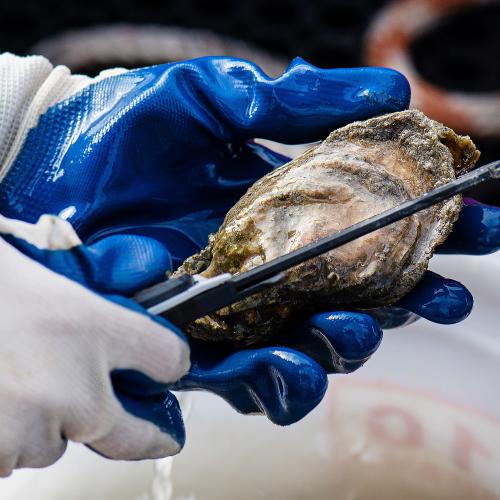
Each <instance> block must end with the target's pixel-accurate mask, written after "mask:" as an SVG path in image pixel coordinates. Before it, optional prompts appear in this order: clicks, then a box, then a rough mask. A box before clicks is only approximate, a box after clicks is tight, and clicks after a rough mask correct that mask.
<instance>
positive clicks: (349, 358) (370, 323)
mask: <svg viewBox="0 0 500 500" xmlns="http://www.w3.org/2000/svg"><path fill="white" fill-rule="evenodd" d="M382 336H383V333H382V329H381V328H380V326H379V324H378V323H377V321H376V320H375V319H374V318H373V317H372V316H370V315H368V314H364V313H359V312H346V311H336V312H324V313H318V314H315V315H314V316H312V317H311V318H309V319H308V320H307V321H306V322H305V323H304V324H303V325H301V326H300V327H299V328H297V329H295V331H293V332H287V333H285V334H284V335H283V336H282V337H280V338H278V339H276V340H278V341H282V342H283V345H286V346H287V347H292V348H293V349H296V350H298V351H301V352H303V353H305V354H307V355H308V356H310V357H311V358H312V359H314V360H315V361H316V362H317V363H319V364H320V365H321V366H322V367H323V369H324V370H325V371H326V372H327V373H350V372H352V371H354V370H357V369H358V368H359V367H361V366H362V365H363V364H364V363H365V362H366V361H367V360H368V359H369V358H370V357H371V355H372V354H373V353H374V352H375V351H376V350H377V348H378V347H379V345H380V343H381V342H382Z"/></svg>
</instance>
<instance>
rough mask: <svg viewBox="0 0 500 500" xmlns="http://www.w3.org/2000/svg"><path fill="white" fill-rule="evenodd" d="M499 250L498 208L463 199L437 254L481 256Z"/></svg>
mask: <svg viewBox="0 0 500 500" xmlns="http://www.w3.org/2000/svg"><path fill="white" fill-rule="evenodd" d="M499 249H500V208H499V207H493V206H489V205H483V204H481V203H479V202H478V201H476V200H473V199H471V198H464V206H463V208H462V210H461V212H460V216H459V218H458V220H457V222H455V225H454V226H453V231H452V233H451V234H450V236H448V238H447V239H446V241H445V242H444V243H443V244H442V245H441V246H440V247H439V248H437V252H439V253H449V254H450V253H451V254H453V253H460V254H472V255H483V254H488V253H493V252H496V251H497V250H499Z"/></svg>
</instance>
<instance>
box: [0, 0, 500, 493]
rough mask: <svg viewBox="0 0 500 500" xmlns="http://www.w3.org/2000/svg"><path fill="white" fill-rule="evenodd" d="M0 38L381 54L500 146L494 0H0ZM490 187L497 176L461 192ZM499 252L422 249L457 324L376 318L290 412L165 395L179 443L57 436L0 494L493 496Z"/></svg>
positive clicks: (173, 49) (85, 53) (489, 149)
mask: <svg viewBox="0 0 500 500" xmlns="http://www.w3.org/2000/svg"><path fill="white" fill-rule="evenodd" d="M0 51H11V52H14V53H16V54H42V55H45V56H46V57H48V58H49V59H50V60H51V61H52V62H53V63H55V64H65V65H67V66H69V67H70V68H71V69H72V70H73V71H74V72H80V73H85V74H89V75H96V74H97V73H99V72H100V71H101V70H103V69H107V68H110V67H115V66H121V67H128V68H133V67H139V66H145V65H151V64H158V63H162V62H166V61H174V60H179V59H185V58H192V57H199V56H203V55H232V56H238V57H243V58H247V59H251V60H253V61H255V62H256V63H257V64H259V65H260V66H261V67H262V68H263V69H264V70H265V71H266V72H267V73H268V74H269V75H270V76H277V75H279V74H280V72H282V71H283V70H284V69H285V68H286V67H287V65H288V64H289V62H290V60H291V59H292V58H293V57H295V56H301V57H303V58H305V59H307V60H308V61H309V62H311V63H313V64H315V65H317V66H320V67H348V66H360V65H380V66H389V67H393V68H395V69H398V70H399V71H401V72H403V73H404V74H405V75H406V76H407V78H408V79H409V80H410V83H411V86H412V93H413V97H412V106H413V107H417V108H419V109H421V110H422V111H424V112H425V113H426V114H427V115H429V116H430V117H432V118H435V119H437V120H439V121H442V122H444V123H445V124H447V125H449V126H451V127H452V128H454V129H455V130H457V131H459V132H462V133H466V134H469V135H471V137H472V138H473V139H474V141H475V142H476V144H477V145H478V147H479V149H480V150H481V151H482V157H481V159H480V164H484V163H487V162H489V161H493V160H496V159H500V63H499V54H500V2H499V1H494V0H400V1H384V0H321V1H319V0H251V1H250V0H247V1H243V2H238V1H236V0H218V1H217V0H213V1H210V2H208V1H206V0H182V1H179V0H177V1H173V0H163V1H162V2H158V1H154V0H141V1H139V0H134V1H132V0H99V1H98V0H87V1H85V2H73V1H71V0H66V1H64V2H59V1H56V0H24V1H22V2H6V1H3V2H2V3H1V4H0ZM471 195H473V196H474V197H476V198H478V199H480V200H481V201H483V202H486V203H491V204H496V205H500V183H499V182H497V183H490V184H489V185H488V186H485V187H483V188H481V190H480V191H475V192H473V193H471ZM499 257H500V253H497V254H496V255H491V256H488V257H481V258H474V257H470V256H446V257H443V256H437V257H435V258H433V259H432V262H431V269H432V270H434V271H436V272H438V273H441V274H443V275H449V276H452V277H453V278H454V279H458V280H460V281H463V282H464V283H465V284H467V286H468V288H469V289H470V290H471V292H472V293H473V295H474V297H475V301H476V302H475V307H474V311H473V312H472V314H471V315H470V317H469V318H468V319H467V320H466V321H464V322H463V323H460V324H459V325H450V326H446V325H435V324H431V323H429V322H426V321H423V320H422V321H419V322H417V323H414V324H413V325H411V326H409V327H407V328H405V330H404V331H403V332H399V331H397V332H392V331H391V332H387V334H386V335H385V339H384V343H383V345H382V347H381V349H380V350H379V352H377V356H374V359H373V360H370V362H369V363H367V365H366V366H365V367H363V369H362V370H359V371H358V372H356V373H355V374H352V375H349V377H347V378H346V377H344V376H338V377H335V378H331V379H330V385H331V387H330V388H329V390H328V393H327V396H326V398H325V400H324V401H323V402H322V403H321V404H320V405H319V407H318V408H317V409H315V410H314V411H313V412H312V413H311V414H310V415H309V416H308V417H307V418H305V419H304V420H303V421H302V422H300V423H299V424H297V425H295V426H292V427H288V428H278V427H276V426H273V425H272V424H270V423H269V422H267V421H266V420H265V419H264V418H261V417H242V416H241V415H238V414H236V413H235V412H234V411H232V410H231V409H230V408H229V407H228V405H226V404H225V403H224V402H223V401H222V400H220V399H218V398H216V397H214V396H212V395H210V394H195V395H193V396H191V395H190V396H189V397H187V398H186V397H184V395H183V397H182V401H181V402H182V405H183V407H184V413H185V415H186V427H187V435H188V440H187V444H186V448H185V450H184V451H183V452H182V454H181V455H180V456H179V457H177V458H174V459H173V460H171V459H166V460H162V461H157V462H155V463H153V462H148V461H144V462H139V463H124V462H111V461H106V460H104V459H102V458H101V457H98V456H97V455H95V454H93V453H91V452H90V451H88V450H87V449H86V448H83V447H81V446H78V445H70V447H69V450H68V452H67V454H66V455H65V456H64V457H63V459H62V460H60V461H59V462H58V463H56V464H55V465H54V466H52V467H50V468H49V469H47V470H43V471H39V470H22V471H16V472H15V473H14V474H13V476H12V477H11V478H9V479H8V480H2V481H0V498H1V499H2V500H18V499H25V498H30V499H31V500H66V499H67V498H71V499H72V500H95V499H96V498H99V499H104V500H170V499H175V500H207V499H217V500H234V499H236V498H238V499H248V500H253V499H270V498H275V499H286V500H294V499H297V500H298V499H310V498H314V499H319V500H323V499H324V500H329V499H334V500H358V499H359V500H379V499H380V500H382V499H383V500H392V499H394V500H400V499H401V498H405V499H407V500H412V499H415V500H423V499H436V500H445V499H449V500H459V499H464V500H476V499H478V500H483V499H484V500H494V499H497V500H498V499H500V476H499V475H498V471H499V470H500V398H499V397H498V380H500V371H499V370H500V369H499V367H500V343H499V341H498V276H499V275H500V259H499Z"/></svg>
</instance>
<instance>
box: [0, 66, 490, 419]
mask: <svg viewBox="0 0 500 500" xmlns="http://www.w3.org/2000/svg"><path fill="white" fill-rule="evenodd" d="M409 100H410V89H409V86H408V83H407V81H406V79H405V78H404V77H403V76H402V75H401V74H399V73H397V72H395V71H393V70H390V69H384V68H352V69H326V70H325V69H319V68H316V67H314V66H312V65H310V64H308V63H306V62H305V61H303V60H301V59H295V60H294V61H293V62H292V64H291V65H290V67H289V68H288V69H287V70H286V71H285V72H284V73H283V75H281V76H280V77H278V78H276V79H270V78H269V77H267V76H266V75H265V74H264V73H263V72H262V71H261V70H260V69H259V68H257V67H256V66H255V65H254V64H252V63H250V62H247V61H243V60H237V59H232V58H225V57H208V58H202V59H197V60H192V61H186V62H180V63H173V64H166V65H161V66H156V67H149V68H143V69H138V70H133V71H130V72H127V73H125V74H121V75H118V76H112V77H109V78H107V79H104V80H101V81H99V82H97V83H95V84H93V85H91V86H89V87H87V88H85V89H84V90H82V91H81V92H79V93H78V94H75V95H74V96H72V97H71V98H69V99H67V100H65V101H63V102H61V103H58V104H57V105H55V106H53V107H51V108H50V109H49V110H48V111H47V112H46V113H45V114H44V115H43V116H41V117H40V119H39V121H38V124H37V125H36V127H34V128H33V129H32V130H30V132H29V134H28V137H27V139H26V141H25V144H24V146H23V148H22V150H21V151H20V154H19V155H18V157H17V158H16V160H15V162H14V164H13V165H12V168H11V169H10V171H9V172H8V174H7V176H6V178H5V179H4V180H3V182H2V183H1V184H0V213H2V214H3V215H5V216H8V217H12V218H17V219H22V220H25V221H28V222H34V221H36V220H37V219H38V217H39V216H40V215H41V214H44V213H52V214H62V215H64V217H65V218H67V220H68V221H69V222H71V224H72V225H73V227H74V228H75V229H76V231H77V233H78V234H79V236H80V238H81V239H82V241H83V244H82V245H80V246H78V247H75V248H73V249H70V250H64V251H62V250H58V251H51V250H39V249H37V248H35V247H33V246H32V245H29V244H28V243H26V242H23V241H22V240H18V239H15V238H11V240H10V241H11V243H12V244H14V245H16V246H17V247H18V248H20V249H21V250H22V251H24V252H25V253H26V254H27V255H29V256H31V257H33V258H35V259H36V260H38V261H39V262H41V263H43V264H45V265H46V266H48V267H49V268H51V269H53V270H54V271H56V272H59V273H62V274H65V275H66V276H68V277H69V278H71V279H73V280H75V281H78V282H79V283H82V284H84V285H85V286H88V287H90V288H91V289H93V290H95V291H97V292H99V293H102V294H121V295H128V294H132V293H134V292H135V291H137V290H139V289H142V288H144V287H146V286H148V285H151V284H154V283H156V282H158V281H161V280H162V279H164V276H165V272H166V271H168V270H172V269H175V268H176V267H177V266H178V265H179V264H180V263H181V262H183V261H184V260H185V258H186V257H188V256H190V255H192V254H194V253H196V252H198V251H199V250H200V249H201V248H203V247H204V246H205V245H206V243H207V238H208V235H209V234H210V233H212V232H214V231H216V230H217V228H218V227H219V225H220V224H221V222H222V220H223V217H224V215H225V214H226V212H227V210H228V209H229V208H230V207H231V206H232V205H234V203H235V202H236V201H237V200H238V199H239V198H240V196H241V195H242V194H243V193H244V192H245V191H246V190H247V188H248V187H249V186H250V185H251V184H253V183H254V182H255V180H256V179H258V178H260V177H261V176H262V175H264V174H266V173H267V172H269V171H270V170H272V169H274V168H276V167H278V166H280V165H282V164H283V163H284V162H285V161H286V160H287V159H286V158H284V157H283V156H281V155H279V154H277V153H274V152H272V151H270V150H268V149H266V148H265V147H263V146H261V145H258V144H256V143H254V142H253V141H252V139H254V138H266V139H272V140H275V141H279V142H283V143H305V142H311V141H315V140H320V139H322V138H324V137H325V136H326V135H327V134H328V133H329V132H330V131H331V130H333V129H335V128H337V127H339V126H342V125H345V124H347V123H349V122H351V121H353V120H362V119H367V118H369V117H372V116H376V115H380V114H383V113H387V112H392V111H398V110H401V109H404V108H406V107H407V106H408V104H409ZM478 210H479V209H478ZM480 210H486V209H480ZM493 219H494V217H493V218H489V219H488V218H486V220H485V222H484V224H485V227H486V229H485V231H486V232H487V233H488V232H489V230H490V229H489V228H490V226H489V224H490V223H491V221H492V220H493ZM496 227H498V225H497V226H496ZM492 231H493V230H492ZM469 233H470V231H469V228H468V222H467V221H466V220H465V221H464V223H463V224H459V225H458V233H457V237H456V238H457V241H458V240H460V234H463V235H465V236H466V237H468V235H469ZM492 234H493V235H494V234H495V233H494V232H493V233H492ZM490 240H491V238H490V239H488V237H487V236H484V234H483V236H482V238H481V243H480V244H479V243H477V241H478V240H477V239H476V240H475V241H476V243H475V242H474V241H473V242H471V243H470V245H472V247H474V248H477V247H480V251H481V252H483V251H484V248H489V247H488V245H491V241H490ZM463 248H465V247H463ZM458 250H460V249H459V248H458ZM457 286H458V285H457ZM459 286H460V287H461V285H459ZM431 288H432V290H434V292H432V290H431V291H430V289H429V287H424V288H423V289H422V290H420V291H419V290H416V291H415V292H414V293H412V294H411V298H410V297H409V298H408V299H407V302H405V304H403V305H402V306H401V307H407V308H408V309H409V310H410V311H411V312H409V313H408V314H409V315H410V314H414V312H415V311H416V312H417V313H418V314H422V315H424V316H425V315H426V314H427V316H426V317H429V318H430V319H432V320H433V321H439V322H444V323H446V322H451V321H455V320H458V319H459V317H458V316H460V318H461V317H463V316H464V314H465V313H464V311H463V310H465V309H467V308H469V309H470V307H471V305H472V303H471V300H470V295H467V294H465V292H466V290H465V288H463V287H462V289H463V290H464V293H463V294H462V295H461V294H460V293H459V291H458V290H455V293H454V295H453V298H452V300H453V304H455V305H454V306H453V307H449V306H448V305H447V303H448V301H449V297H450V294H449V293H448V292H446V290H447V289H446V280H443V279H441V278H439V277H435V279H433V281H432V287H431ZM441 292H443V293H441ZM467 293H468V292H467ZM461 297H462V298H463V297H466V298H467V301H465V302H464V307H462V313H461V315H457V312H456V311H457V310H459V309H460V307H458V306H456V303H457V301H458V302H460V300H461ZM440 301H441V302H440ZM429 304H434V305H435V306H432V305H429ZM401 310H402V309H401V308H398V309H394V311H395V315H394V317H399V316H398V315H397V314H396V311H399V312H401ZM405 310H406V309H405ZM431 311H432V312H431ZM386 316H387V317H391V312H390V311H389V312H388V311H386ZM447 319H448V321H447ZM397 322H398V320H393V321H392V325H396V324H397ZM289 333H290V336H289V337H288V336H287V337H286V339H287V340H284V341H283V342H282V345H279V342H277V344H276V345H275V346H264V347H260V348H256V349H247V350H235V349H231V348H227V350H224V349H221V348H220V347H217V349H216V348H212V347H210V346H208V345H207V344H203V345H200V344H199V343H197V342H194V341H192V342H191V343H192V362H193V367H192V370H191V372H190V373H189V374H188V375H187V376H186V377H185V378H184V379H182V380H181V381H180V382H179V383H178V384H177V385H176V386H175V387H174V388H175V389H181V390H185V389H197V388H201V389H205V390H210V391H212V392H215V393H217V394H219V395H221V396H222V397H224V398H225V399H226V400H228V401H229V402H230V404H232V405H233V407H235V408H236V409H237V410H238V411H241V412H243V413H254V412H257V413H265V414H266V415H267V416H268V417H269V418H270V419H271V420H272V421H274V422H276V423H279V424H288V423H291V422H294V421H296V420H298V419H300V418H302V417H303V416H304V415H306V414H307V413H308V412H309V411H310V410H311V409H312V408H314V406H316V405H317V404H318V402H319V401H320V400H321V398H322V396H323V394H324V391H325V390H326V384H327V379H326V373H327V372H328V373H335V372H349V371H352V370H354V369H356V368H358V367H359V366H361V364H362V363H363V362H364V361H366V360H367V359H368V358H369V357H370V355H371V354H372V353H373V352H374V351H375V349H376V348H377V347H378V345H379V343H380V341H381V338H382V331H381V329H380V326H379V325H378V324H377V322H376V321H375V320H374V319H373V318H372V317H370V316H368V315H366V314H361V313H358V312H324V313H322V314H317V315H315V316H314V317H312V318H310V319H309V320H308V321H305V323H304V324H303V325H300V326H299V327H298V328H297V331H296V332H289ZM141 384H142V388H143V390H144V393H143V394H144V396H143V397H139V396H138V394H136V392H137V388H138V387H141ZM144 384H145V385H144ZM148 384H149V382H148V381H144V380H142V381H141V380H138V379H137V374H133V373H121V374H115V376H114V386H115V389H116V391H117V394H118V395H121V396H123V397H121V396H120V399H121V400H122V401H124V403H123V404H124V405H130V408H131V410H130V411H132V413H134V414H136V415H139V416H142V418H147V419H149V420H151V421H154V422H155V423H157V424H158V422H159V420H158V418H159V417H158V415H160V416H161V415H163V417H160V420H161V418H164V421H165V422H166V423H167V424H168V422H169V421H170V420H169V419H170V418H171V414H170V413H169V411H166V412H164V413H162V410H161V406H160V409H158V405H157V404H156V403H157V401H156V400H155V401H156V403H155V404H154V408H155V410H154V411H153V409H152V408H153V407H152V406H151V405H152V404H153V403H151V398H153V399H154V395H155V394H158V393H159V392H161V391H163V390H164V389H165V388H164V387H158V386H155V385H154V382H153V381H151V385H148ZM145 386H148V388H146V387H145ZM134 392H135V394H134ZM154 412H156V413H154ZM153 413H154V415H155V417H154V418H153V417H152V415H153ZM174 413H175V412H174ZM167 424H166V425H167ZM177 427H178V426H177Z"/></svg>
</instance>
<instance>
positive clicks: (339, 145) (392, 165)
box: [177, 111, 479, 345]
mask: <svg viewBox="0 0 500 500" xmlns="http://www.w3.org/2000/svg"><path fill="white" fill-rule="evenodd" d="M478 157H479V152H478V151H477V150H476V148H475V146H474V144H473V143H472V141H471V140H470V139H469V137H463V136H459V135H457V134H455V133H454V132H453V131H452V130H451V129H449V128H447V127H445V126H444V125H442V124H440V123H437V122H435V121H433V120H430V119H429V118H427V117H426V116H425V115H424V114H422V113H421V112H418V111H403V112H399V113H392V114H388V115H384V116H381V117H378V118H373V119H370V120H367V121H363V122H355V123H352V124H350V125H347V126H346V127H343V128H341V129H338V130H335V131H334V132H332V133H331V134H330V135H329V136H328V138H327V139H326V140H325V141H324V142H323V143H321V144H319V145H318V146H316V147H314V148H312V149H310V150H309V151H306V152H305V153H303V154H302V155H300V156H298V157H297V158H295V159H294V160H293V161H291V162H289V163H287V164H286V165H284V166H282V167H280V168H278V169H277V170H274V171H273V172H271V173H269V174H268V175H266V176H265V177H263V178H262V179H260V180H259V181H257V182H256V183H255V184H254V185H253V186H252V187H251V188H250V189H249V190H248V191H247V193H246V194H245V195H244V196H243V197H242V198H241V199H240V200H239V201H238V203H236V205H235V206H234V207H233V208H232V209H231V210H230V211H229V212H228V214H227V216H226V218H225V220H224V223H223V224H222V226H221V228H220V229H219V231H218V232H217V233H216V234H215V235H212V236H211V238H210V242H209V245H208V247H207V248H205V249H204V250H203V251H202V252H200V253H199V254H197V255H195V256H193V257H190V258H189V259H187V260H186V262H184V264H183V265H182V266H181V268H179V270H178V272H177V273H180V272H187V273H190V274H194V273H201V274H202V275H203V276H206V277H211V276H215V275H218V274H220V273H224V272H230V273H233V274H236V273H240V272H243V271H247V270H249V269H252V268H253V267H255V266H258V265H259V264H262V263H263V262H267V261H270V260H271V259H274V258H276V257H278V256H280V255H283V254H285V253H288V252H290V251H292V250H295V249H297V248H299V247H301V246H303V245H304V244H306V243H309V242H312V241H315V240H317V239H319V238H322V237H324V236H328V235H330V234H332V233H334V232H335V231H338V230H340V229H343V228H345V227H348V226H350V225H352V224H354V223H356V222H359V221H361V220H363V219H366V218H368V217H370V216H372V215H375V214H377V213H379V212H382V211H383V210H386V209H388V208H391V207H393V206H395V205H398V204H400V203H402V202H404V201H406V200H409V199H411V198H414V197H416V196H419V195H421V194H423V193H425V192H428V191H430V190H431V189H434V188H435V187H438V186H439V185H441V184H444V183H446V182H448V181H451V180H453V179H454V178H455V177H456V176H457V175H460V174H461V173H463V172H465V171H467V170H468V169H470V168H471V167H472V166H473V165H474V163H475V162H476V161H477V159H478ZM461 206H462V199H461V197H460V196H455V197H454V198H452V199H449V200H447V201H446V202H443V203H441V204H439V205H435V206H433V207H431V208H429V209H426V210H424V211H422V212H419V213H417V214H415V215H413V216H411V217H408V218H406V219H404V220H402V221H400V222H397V223H395V224H392V225H390V226H388V227H385V228H382V229H379V230H377V231H376V232H373V233H371V234H369V235H366V236H364V237H362V238H360V239H358V240H356V241H353V242H351V243H348V244H347V245H344V246H343V247H340V248H338V249H335V250H333V251H330V252H328V253H326V254H324V255H321V256H319V257H317V258H314V259H312V260H310V261H308V262H305V263H303V264H301V265H299V266H297V267H295V268H293V269H291V270H290V271H289V272H288V274H287V277H286V280H285V281H284V282H282V283H281V284H279V285H276V286H275V287H273V288H272V289H270V290H266V291H264V292H262V293H259V294H256V295H254V296H252V297H248V298H247V299H245V300H242V301H241V302H238V303H236V304H233V305H231V306H229V307H225V308H223V309H221V310H219V311H217V312H216V313H214V314H212V315H211V316H207V317H205V318H201V319H199V320H196V321H195V322H193V323H192V324H190V325H189V326H188V328H187V330H188V333H189V334H190V335H191V336H193V337H197V338H202V339H206V340H213V341H217V340H226V341H229V342H231V343H235V344H239V345H249V344H252V343H254V342H260V341H266V340H269V339H270V338H271V337H272V336H273V335H275V334H277V333H279V332H280V331H283V330H284V329H286V327H287V326H289V325H290V323H291V322H292V321H293V320H294V319H297V315H299V314H301V313H302V314H304V313H310V312H313V311H320V310H331V309H332V308H334V309H335V308H336V309H339V308H340V309H352V308H363V309H364V308H370V307H376V306H384V305H389V304H392V303H393V302H395V301H396V300H398V299H399V298H401V297H402V296H403V295H405V294H406V293H408V292H409V291H410V290H411V289H412V288H413V287H414V286H415V285H416V283H417V282H418V281H419V280H420V278H421V277H422V275H423V273H424V271H425V270H426V269H427V265H428V261H429V259H430V257H431V256H432V253H433V251H434V248H435V247H436V246H437V245H439V244H440V243H442V242H443V241H444V240H445V239H446V237H447V236H448V234H449V233H450V232H451V229H452V226H453V223H454V222H455V220H456V219H457V217H458V213H459V211H460V208H461Z"/></svg>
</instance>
